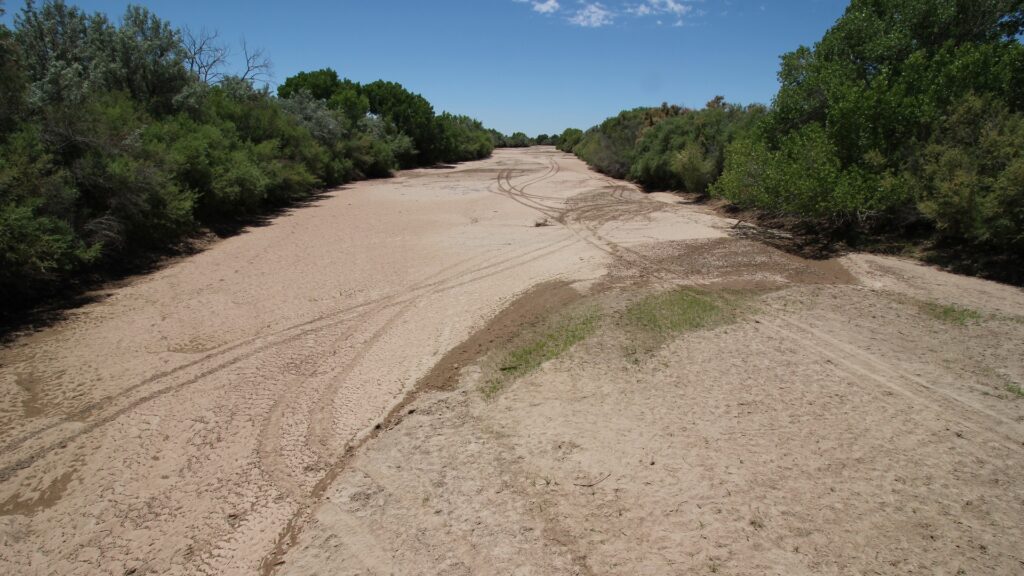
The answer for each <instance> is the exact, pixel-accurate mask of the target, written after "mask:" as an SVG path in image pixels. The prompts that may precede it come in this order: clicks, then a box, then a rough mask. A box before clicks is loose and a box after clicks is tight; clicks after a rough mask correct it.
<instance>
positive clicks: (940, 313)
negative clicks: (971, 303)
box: [921, 302, 982, 326]
mask: <svg viewBox="0 0 1024 576" xmlns="http://www.w3.org/2000/svg"><path fill="white" fill-rule="evenodd" d="M921 309H922V310H924V312H925V314H928V315H929V316H931V317H932V318H935V319H936V320H939V321H942V322H946V323H947V324H955V325H957V326H966V325H967V324H968V323H969V322H979V321H981V318H982V316H981V312H978V311H977V310H972V309H970V308H965V307H963V306H958V305H956V304H947V305H945V306H943V305H942V304H936V303H935V302H925V303H923V304H922V305H921Z"/></svg>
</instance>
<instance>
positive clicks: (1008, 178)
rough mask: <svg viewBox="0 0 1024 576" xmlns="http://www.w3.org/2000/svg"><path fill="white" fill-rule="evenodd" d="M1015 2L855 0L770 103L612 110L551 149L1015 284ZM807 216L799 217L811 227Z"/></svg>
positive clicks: (1021, 156) (1019, 21) (1020, 211)
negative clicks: (903, 246) (913, 243)
mask: <svg viewBox="0 0 1024 576" xmlns="http://www.w3.org/2000/svg"><path fill="white" fill-rule="evenodd" d="M1022 31H1024V0H978V1H972V2H965V1H961V0H853V1H852V2H851V3H850V5H849V7H848V8H847V9H846V12H845V14H844V15H843V16H842V17H841V18H840V19H839V20H838V21H837V22H836V23H835V25H834V26H833V27H832V28H831V29H830V30H829V31H828V32H827V33H826V34H825V36H824V37H823V38H822V39H821V41H819V42H818V43H817V44H815V45H814V46H813V47H812V48H807V47H801V48H799V49H797V50H796V51H794V52H790V53H788V54H786V55H784V56H783V57H782V65H781V69H780V71H779V79H780V82H781V88H780V90H779V92H778V94H777V95H776V96H775V98H774V100H773V101H772V104H771V106H770V107H763V106H758V105H754V106H739V105H735V104H728V103H726V102H724V100H723V99H722V98H720V97H719V98H716V99H715V100H713V101H711V102H709V103H708V104H707V106H706V107H705V108H703V109H700V110H691V109H684V108H678V107H669V106H664V105H663V106H662V107H661V108H644V109H636V110H629V111H626V112H622V113H621V114H619V115H618V116H616V117H614V118H610V119H608V120H606V121H605V122H603V123H602V124H600V125H599V126H595V127H594V128H591V129H590V130H587V131H586V132H582V131H579V130H566V131H565V132H564V133H563V134H562V135H561V136H560V138H559V143H558V146H559V148H561V149H562V150H565V151H570V152H574V153H575V154H577V155H578V156H579V157H580V158H582V159H583V160H585V161H586V162H588V163H589V164H591V165H592V166H593V167H595V168H596V169H598V170H600V171H602V172H605V173H607V174H610V175H613V176H616V177H628V178H630V179H632V180H635V181H636V182H638V183H640V184H642V185H643V186H645V187H649V188H652V189H678V190H686V191H690V192H695V193H701V194H709V195H711V196H714V197H721V198H725V199H728V200H729V201H731V202H732V203H734V204H736V205H739V206H741V207H744V208H751V209H757V210H760V211H761V212H762V213H764V214H767V215H772V216H780V217H788V218H796V219H799V221H802V222H803V223H805V224H810V225H812V226H813V227H816V228H817V229H818V230H820V231H822V232H823V233H827V234H830V235H832V236H834V237H839V238H843V239H846V240H848V241H854V242H855V241H858V240H861V241H865V240H866V241H873V239H877V238H879V237H881V236H885V237H897V238H905V239H916V240H920V239H922V238H924V239H927V240H928V243H929V244H930V245H931V247H932V248H934V249H935V254H944V255H946V256H949V255H951V254H953V255H955V258H956V260H955V262H954V263H955V264H957V265H959V266H960V267H961V269H963V270H964V271H968V272H980V273H985V274H989V275H992V276H995V277H999V278H1002V279H1006V280H1010V281H1015V282H1021V281H1024V270H1022V268H1024V47H1022V45H1021V42H1020V39H1021V34H1022ZM808 228H809V227H808Z"/></svg>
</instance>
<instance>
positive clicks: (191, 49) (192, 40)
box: [182, 27, 230, 85]
mask: <svg viewBox="0 0 1024 576" xmlns="http://www.w3.org/2000/svg"><path fill="white" fill-rule="evenodd" d="M219 36H220V35H219V34H218V32H217V31H208V30H207V29H206V28H201V29H200V30H199V32H193V31H192V30H191V29H189V28H188V27H185V29H184V30H183V31H182V47H183V48H184V50H185V65H186V66H187V68H188V71H189V73H191V74H192V75H193V76H194V77H195V78H196V79H198V80H199V81H200V82H202V83H203V84H207V85H210V84H216V83H217V82H219V81H220V80H221V78H223V77H224V67H225V66H226V65H227V63H228V55H229V53H230V51H229V50H228V48H227V46H225V45H224V44H221V43H220V42H219Z"/></svg>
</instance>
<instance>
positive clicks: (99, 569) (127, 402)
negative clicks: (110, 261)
mask: <svg viewBox="0 0 1024 576" xmlns="http://www.w3.org/2000/svg"><path fill="white" fill-rule="evenodd" d="M556 155H557V156H558V157H559V158H561V160H559V161H558V162H556V161H555V160H554V159H553V158H554V157H555V156H556ZM564 162H566V160H565V159H564V156H562V155H561V154H556V153H554V152H553V151H551V150H547V151H536V150H534V151H529V152H499V153H497V154H495V156H494V158H492V159H490V160H487V161H483V162H476V163H472V164H466V165H462V166H460V167H458V168H456V169H448V170H421V171H412V172H406V173H403V174H401V175H400V176H399V177H397V178H395V179H392V180H387V181H377V182H366V183H360V184H356V185H352V186H348V187H345V188H344V189H341V190H338V191H334V192H331V193H329V194H327V195H326V196H325V197H324V198H322V199H320V200H319V201H317V202H316V203H315V205H313V206H309V207H304V208H300V209H296V210H294V211H292V212H291V213H289V214H287V215H285V216H282V217H279V218H276V219H275V220H273V222H272V223H271V224H270V225H268V226H265V227H258V228H252V229H250V230H247V231H246V232H245V233H244V234H241V235H239V236H236V237H233V238H230V239H227V240H225V241H223V242H221V243H219V244H217V245H216V246H214V247H213V248H211V249H210V250H208V251H206V252H204V253H202V254H200V255H197V256H195V257H192V258H187V259H184V260H182V261H180V262H177V263H175V264H173V265H171V266H169V267H167V268H166V269H163V270H161V271H159V272H156V273H154V274H151V275H149V276H145V277H142V278H139V279H137V280H136V281H134V282H131V283H130V284H129V285H127V286H125V287H122V288H118V289H112V290H110V291H109V293H107V294H105V295H104V296H105V298H103V299H102V301H100V302H98V303H95V304H91V305H88V306H85V307H83V308H81V309H78V310H75V311H74V312H73V313H72V315H71V318H70V319H69V320H67V321H66V322H63V323H61V324H60V325H58V326H56V327H54V328H51V329H48V330H44V331H42V332H40V333H37V334H34V335H31V336H28V337H25V338H22V339H20V340H19V341H17V342H16V343H15V344H13V345H12V346H10V347H8V348H6V349H4V350H3V351H2V352H0V366H2V372H0V386H2V389H3V390H2V394H0V414H2V415H3V418H2V420H0V444H2V445H3V450H2V452H0V482H2V483H0V504H2V506H0V514H2V516H0V538H2V541H3V543H4V545H3V547H2V549H0V572H5V573H32V574H34V573H39V574H49V573H53V574H90V573H96V574H99V573H103V574H110V573H124V572H125V571H129V570H133V569H134V570H135V571H136V572H135V573H145V572H147V571H152V572H159V573H210V574H226V573H252V571H254V570H255V569H256V568H257V567H258V566H259V565H260V563H261V561H262V560H263V559H264V557H265V556H266V555H267V554H268V553H269V552H270V551H271V550H272V549H273V547H274V545H275V543H276V542H277V540H278V538H279V536H280V534H281V533H282V531H283V530H284V529H285V527H286V526H287V525H288V524H289V522H290V521H293V519H295V518H296V515H299V516H301V514H302V512H303V510H304V509H305V508H306V507H307V506H308V505H309V504H310V503H311V498H312V497H313V495H314V492H315V488H316V485H317V483H318V482H320V481H321V480H322V479H323V478H324V477H325V476H327V475H328V474H329V473H330V471H331V468H332V467H333V466H334V465H335V463H337V462H338V461H339V459H340V458H341V455H342V454H343V453H344V450H345V448H346V446H348V445H349V444H350V443H352V442H353V441H354V440H355V439H356V438H357V437H358V436H359V435H360V434H361V433H363V432H365V431H366V430H367V429H369V428H371V427H372V426H373V425H374V424H375V423H376V422H378V421H379V419H380V418H381V417H382V416H383V415H384V414H385V413H386V412H387V411H388V409H389V408H390V406H391V405H393V404H394V403H396V402H397V401H398V400H400V399H401V397H402V395H403V393H405V392H406V391H408V390H409V389H410V388H411V387H412V386H413V385H414V384H415V383H416V381H417V379H418V378H419V377H421V376H422V375H423V374H424V373H425V372H426V371H427V370H428V369H429V368H430V367H431V366H432V365H433V364H434V362H435V361H436V360H437V359H438V358H439V357H440V356H441V355H442V354H444V353H445V352H446V351H447V350H448V349H449V348H451V347H452V346H454V345H455V344H457V343H458V342H460V341H462V340H463V339H464V338H465V337H466V336H467V335H468V334H469V333H470V332H471V331H472V330H473V329H474V327H476V326H478V325H480V324H481V323H483V322H484V321H485V320H486V319H487V318H488V317H490V316H492V315H493V314H494V313H495V312H496V311H497V310H499V309H500V308H501V307H502V304H503V302H505V301H507V300H508V299H509V298H510V297H512V296H514V295H515V294H516V293H518V292H521V291H523V290H525V289H527V288H529V287H530V286H532V285H534V284H536V283H538V282H542V281H545V280H549V279H553V278H586V277H593V276H597V275H600V274H601V272H602V269H603V265H604V262H605V260H606V258H605V256H604V255H603V253H602V252H601V251H600V250H598V249H596V248H594V247H593V246H592V245H591V244H588V243H587V242H586V241H584V240H583V239H581V237H580V236H579V235H577V234H574V233H573V232H572V231H571V230H570V229H567V228H563V227H559V226H551V227H534V223H535V221H536V218H537V213H536V211H535V210H534V209H533V208H530V207H528V206H524V205H523V204H521V203H517V202H514V201H511V200H509V199H508V198H507V197H506V196H504V195H503V194H502V193H500V192H499V188H500V187H501V186H503V184H502V185H499V183H498V182H499V176H501V177H502V178H505V179H511V180H512V181H518V182H529V181H532V180H546V181H548V182H549V185H550V187H551V189H552V190H557V192H553V193H557V194H560V195H563V196H569V195H572V194H576V193H578V192H580V191H583V190H585V189H587V188H588V187H592V186H599V185H601V184H600V182H598V181H595V180H593V179H592V178H593V176H592V175H591V174H590V173H589V172H587V171H586V170H585V169H583V168H582V167H581V165H579V164H578V163H576V162H574V161H569V163H570V164H571V165H572V166H571V167H570V168H571V169H566V170H561V169H560V164H561V163H564ZM509 170H511V171H512V172H509Z"/></svg>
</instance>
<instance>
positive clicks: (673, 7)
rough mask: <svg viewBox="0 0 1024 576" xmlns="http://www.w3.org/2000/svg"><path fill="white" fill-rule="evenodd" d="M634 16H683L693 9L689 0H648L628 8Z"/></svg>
mask: <svg viewBox="0 0 1024 576" xmlns="http://www.w3.org/2000/svg"><path fill="white" fill-rule="evenodd" d="M626 11H627V12H629V13H630V14H633V15H634V16H650V15H651V14H668V15H670V16H675V17H676V18H682V17H683V16H685V15H686V14H689V13H690V12H691V11H693V6H691V5H690V4H689V2H688V1H687V0H646V1H645V2H644V3H642V4H637V5H636V6H633V7H631V8H629V9H627V10H626Z"/></svg>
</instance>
